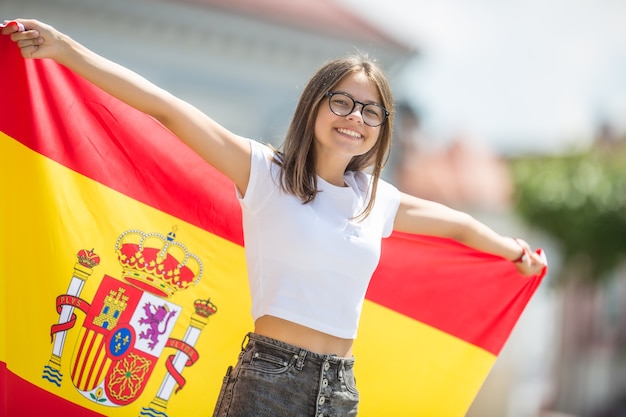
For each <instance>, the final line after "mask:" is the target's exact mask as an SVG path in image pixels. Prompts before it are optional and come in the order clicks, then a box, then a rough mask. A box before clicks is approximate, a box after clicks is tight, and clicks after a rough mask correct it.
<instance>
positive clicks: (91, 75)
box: [2, 19, 250, 194]
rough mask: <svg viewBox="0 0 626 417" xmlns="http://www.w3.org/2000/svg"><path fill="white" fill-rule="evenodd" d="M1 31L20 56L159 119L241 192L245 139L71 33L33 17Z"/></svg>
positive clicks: (247, 152)
mask: <svg viewBox="0 0 626 417" xmlns="http://www.w3.org/2000/svg"><path fill="white" fill-rule="evenodd" d="M17 22H19V23H21V24H22V25H23V26H24V29H25V30H24V31H18V28H17V26H16V25H9V26H7V27H5V28H3V29H2V33H3V34H4V35H10V36H11V39H12V40H13V41H15V42H16V43H17V45H18V46H19V47H20V50H21V53H22V56H23V57H24V58H50V59H54V60H55V61H57V62H58V63H60V64H61V65H64V66H65V67H67V68H69V69H70V70H72V71H73V72H75V73H76V74H79V75H80V76H82V77H84V78H85V79H87V80H89V81H90V82H91V83H93V84H95V85H96V86H98V87H99V88H101V89H102V90H104V91H106V92H107V93H109V94H111V95H112V96H114V97H117V98H118V99H120V100H121V101H123V102H125V103H127V104H129V105H130V106H132V107H135V108H136V109H138V110H140V111H142V112H144V113H147V114H149V115H150V116H152V117H154V118H155V119H157V120H159V121H160V122H161V123H162V124H163V125H164V126H165V127H166V128H168V129H169V130H170V131H172V132H173V133H174V134H175V135H176V136H177V137H178V138H180V139H181V140H182V141H183V142H184V143H185V144H187V145H188V146H189V147H190V148H192V149H193V150H194V151H195V152H197V153H198V154H199V155H200V156H201V157H202V158H204V159H205V160H206V161H207V162H208V163H209V164H211V165H213V166H214V167H215V168H216V169H218V170H219V171H221V172H222V173H224V174H225V175H226V176H227V177H229V178H230V179H231V180H232V181H233V182H234V183H235V185H236V186H237V188H238V189H239V190H240V191H241V192H242V193H244V194H245V191H246V186H247V184H248V178H249V176H250V145H249V143H248V141H247V140H246V139H244V138H242V137H240V136H237V135H235V134H233V133H232V132H230V131H229V130H227V129H225V128H224V127H222V126H221V125H219V124H218V123H216V122H215V121H214V120H212V119H211V118H209V117H208V116H206V115H205V114H204V113H202V112H201V111H200V110H198V109H197V108H195V107H194V106H192V105H191V104H189V103H187V102H185V101H183V100H181V99H179V98H177V97H175V96H173V95H172V94H170V93H168V92H167V91H165V90H163V89H162V88H160V87H158V86H156V85H154V84H153V83H151V82H150V81H148V80H146V79H145V78H143V77H142V76H140V75H138V74H136V73H135V72H133V71H131V70H129V69H127V68H125V67H123V66H121V65H118V64H116V63H114V62H112V61H109V60H107V59H105V58H103V57H101V56H99V55H97V54H96V53H94V52H92V51H90V50H89V49H87V48H86V47H84V46H83V45H81V44H79V43H78V42H76V41H75V40H73V39H71V38H70V37H69V36H67V35H65V34H63V33H61V32H59V31H57V30H56V29H54V28H53V27H51V26H49V25H46V24H44V23H41V22H38V21H36V20H27V19H18V20H17Z"/></svg>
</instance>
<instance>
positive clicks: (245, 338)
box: [241, 333, 250, 350]
mask: <svg viewBox="0 0 626 417" xmlns="http://www.w3.org/2000/svg"><path fill="white" fill-rule="evenodd" d="M248 342H250V333H246V335H245V336H244V337H243V340H242V341H241V350H245V348H246V346H248Z"/></svg>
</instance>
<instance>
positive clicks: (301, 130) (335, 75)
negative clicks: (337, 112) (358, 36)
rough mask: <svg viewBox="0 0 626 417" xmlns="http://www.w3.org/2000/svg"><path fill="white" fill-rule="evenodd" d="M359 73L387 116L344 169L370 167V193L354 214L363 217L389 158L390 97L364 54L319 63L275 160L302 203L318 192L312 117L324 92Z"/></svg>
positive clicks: (383, 80)
mask: <svg viewBox="0 0 626 417" xmlns="http://www.w3.org/2000/svg"><path fill="white" fill-rule="evenodd" d="M354 73H361V74H364V75H365V76H367V78H368V79H369V80H370V81H371V82H372V83H373V84H374V85H375V86H376V88H377V90H378V95H379V96H380V100H381V101H382V103H381V104H382V105H383V107H385V108H386V109H387V110H388V111H389V113H390V114H389V117H388V118H387V120H386V121H385V123H383V124H382V125H381V129H380V134H379V137H378V140H377V141H376V144H375V145H374V146H373V147H372V149H370V150H369V151H368V152H366V153H364V154H363V155H357V156H354V157H353V158H352V160H351V161H350V163H349V164H348V166H347V168H346V171H360V170H365V169H368V168H371V175H372V182H371V184H370V187H372V189H371V197H370V199H369V201H368V203H367V205H366V206H365V208H364V209H363V212H362V213H360V214H359V215H358V216H356V218H361V219H362V218H365V217H366V216H367V215H368V214H369V213H370V212H371V211H372V208H373V207H374V200H375V198H376V190H377V186H378V179H379V178H380V174H381V172H382V169H383V167H384V166H385V164H386V163H387V160H388V159H389V152H390V149H391V133H392V129H393V97H392V94H391V88H390V87H389V82H388V81H387V78H386V77H385V75H384V74H383V72H382V70H381V69H380V68H379V67H378V66H377V65H376V63H375V62H374V61H373V60H371V59H369V58H368V57H367V56H363V55H355V56H348V57H345V58H341V59H336V60H333V61H330V62H328V63H326V64H325V65H324V66H322V67H321V68H320V69H319V70H318V71H317V72H316V73H315V74H314V75H313V77H311V79H310V80H309V82H308V83H307V85H306V87H305V88H304V91H303V92H302V95H301V96H300V100H299V101H298V105H297V106H296V109H295V113H294V117H293V119H292V121H291V125H290V126H289V130H288V131H287V136H286V137H285V141H284V143H283V145H282V152H277V155H276V157H275V158H274V159H275V162H276V163H277V164H279V165H280V167H281V169H280V183H281V186H282V188H283V189H284V190H285V191H286V192H288V193H290V194H293V195H295V196H297V197H299V198H300V199H301V200H302V202H303V203H304V204H306V203H310V202H311V201H313V200H314V199H315V197H316V195H317V193H318V189H317V175H316V172H315V162H316V161H315V158H316V155H315V147H314V146H313V144H314V140H315V138H314V135H315V133H314V132H315V129H314V126H315V120H316V118H317V113H318V109H319V107H320V103H321V102H322V101H323V100H324V99H325V98H326V93H327V92H329V91H332V90H333V89H334V88H335V86H336V85H337V84H339V83H340V82H341V81H342V80H343V79H344V78H345V77H346V76H348V75H350V74H354Z"/></svg>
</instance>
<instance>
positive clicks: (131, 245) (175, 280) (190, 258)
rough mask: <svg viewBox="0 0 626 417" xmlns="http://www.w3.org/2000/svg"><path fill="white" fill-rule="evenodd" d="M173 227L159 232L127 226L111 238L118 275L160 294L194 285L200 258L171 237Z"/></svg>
mask: <svg viewBox="0 0 626 417" xmlns="http://www.w3.org/2000/svg"><path fill="white" fill-rule="evenodd" d="M175 239H176V233H174V231H172V232H170V233H168V235H167V236H163V235H162V234H160V233H145V232H142V231H141V230H127V231H126V232H124V233H122V234H121V235H120V236H119V237H118V239H117V241H116V242H115V252H116V253H117V259H118V261H119V262H120V264H121V265H122V277H123V278H124V279H125V280H126V281H128V282H129V283H131V284H132V285H134V286H136V287H138V288H140V289H142V290H145V291H148V292H150V293H152V294H156V295H159V296H163V297H171V296H172V295H173V294H174V293H175V292H176V291H179V290H186V289H187V288H189V287H191V286H193V285H196V284H197V283H198V281H200V278H201V277H202V272H203V267H202V262H201V261H200V258H198V257H197V256H196V255H194V254H192V253H189V251H188V250H187V248H186V247H185V245H183V244H182V243H180V242H177V241H175Z"/></svg>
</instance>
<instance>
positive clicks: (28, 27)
mask: <svg viewBox="0 0 626 417" xmlns="http://www.w3.org/2000/svg"><path fill="white" fill-rule="evenodd" d="M11 22H16V23H20V24H21V25H22V26H23V28H24V30H23V31H22V30H20V29H21V28H20V27H19V25H17V24H11ZM4 23H5V25H6V26H5V27H3V28H2V32H1V33H2V34H3V35H9V36H10V37H11V40H12V41H14V42H15V43H17V46H18V47H19V48H20V51H21V53H22V56H23V57H24V58H52V59H57V58H58V56H59V54H60V50H61V48H62V44H63V42H62V39H63V37H64V36H63V34H62V33H60V32H59V31H57V30H56V29H54V28H53V27H52V26H50V25H47V24H45V23H41V22H39V21H37V20H32V19H15V20H13V21H5V22H4Z"/></svg>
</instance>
